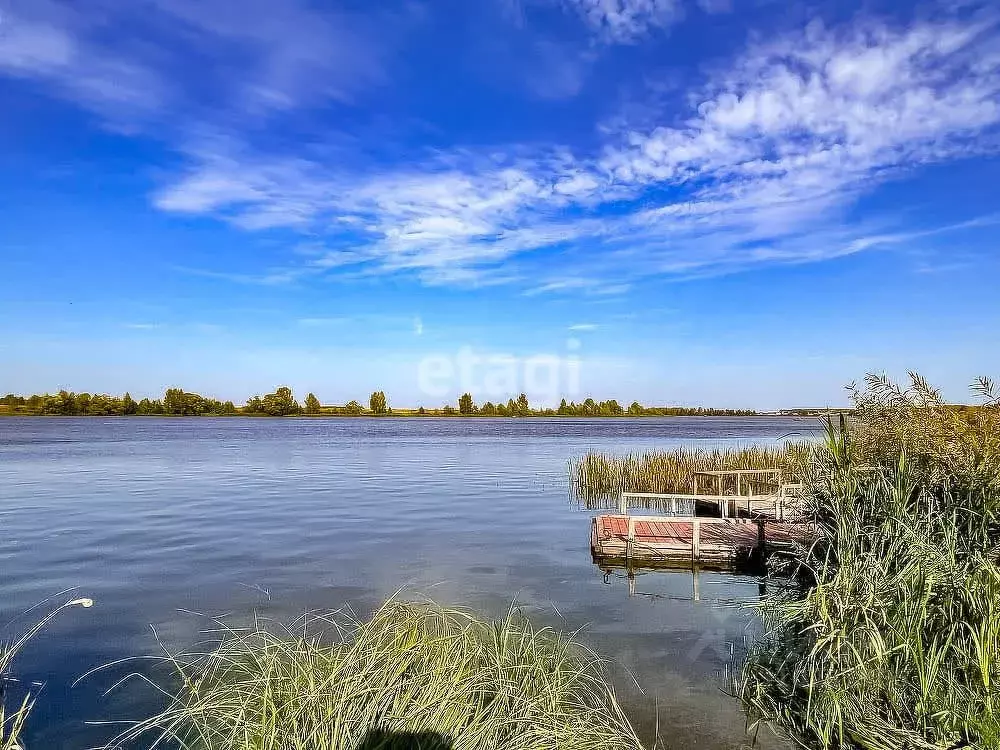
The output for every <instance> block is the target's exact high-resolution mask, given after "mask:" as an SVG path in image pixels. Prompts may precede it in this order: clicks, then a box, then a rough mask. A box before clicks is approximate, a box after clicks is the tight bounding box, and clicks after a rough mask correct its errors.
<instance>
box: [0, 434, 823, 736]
mask: <svg viewBox="0 0 1000 750" xmlns="http://www.w3.org/2000/svg"><path fill="white" fill-rule="evenodd" d="M815 428H816V422H815V421H810V420H802V419H790V418H764V417H755V418H669V419H596V420H582V419H573V420H569V419H564V420H559V419H525V420H505V419H498V420H487V419H475V420H462V419H423V420H418V419H407V420H403V419H330V420H325V419H287V420H277V419H246V418H228V419H208V418H204V419H168V418H147V419H142V418H116V419H115V418H109V419H103V418H78V419H72V418H69V419H59V418H33V419H32V418H26V419H24V418H4V419H0V624H4V623H8V622H10V621H11V620H14V619H15V618H16V617H18V616H19V614H20V613H21V612H23V611H24V610H26V609H28V608H29V607H31V606H32V605H35V604H37V603H38V602H40V601H41V600H43V599H45V598H47V597H50V596H52V595H54V594H56V593H57V592H60V591H62V590H64V589H67V588H70V587H76V590H77V592H78V593H76V594H74V595H78V596H89V597H92V598H93V599H94V600H95V606H94V607H93V608H92V609H89V610H83V609H79V608H74V609H71V610H68V611H66V612H64V613H63V614H62V616H61V617H60V618H59V619H58V620H57V621H55V622H54V623H53V624H52V625H51V626H50V627H49V628H48V629H47V630H46V631H44V632H43V633H42V634H41V635H40V636H39V637H38V638H37V640H36V641H35V642H34V643H33V644H32V645H31V646H30V647H29V648H28V649H26V650H25V652H24V653H23V656H22V658H21V659H20V660H19V661H18V662H17V663H16V664H15V670H16V673H17V677H18V678H19V679H21V680H36V681H40V682H44V683H45V685H44V690H43V693H42V697H41V700H40V701H39V705H38V708H37V711H36V713H35V714H34V720H33V723H32V728H31V732H30V733H29V735H28V736H27V738H26V739H27V741H28V743H27V750H37V749H38V748H53V749H62V748H67V749H68V748H72V749H73V750H80V749H81V748H85V747H88V746H90V745H92V744H94V743H96V742H98V741H100V740H101V739H102V738H106V737H107V736H108V733H109V730H108V728H107V727H103V726H92V725H88V724H87V723H86V722H88V721H95V720H97V721H103V720H110V719H126V718H135V717H136V716H139V715H142V714H144V713H145V712H148V711H149V710H150V707H151V706H152V705H153V704H152V703H151V702H150V697H149V695H148V691H144V690H142V689H141V687H139V686H138V685H135V686H134V687H131V688H130V687H128V686H126V687H125V688H123V689H120V690H118V691H116V692H114V693H112V695H111V696H109V697H104V696H103V695H102V694H103V692H104V691H105V690H106V689H107V688H109V687H110V686H111V685H113V684H114V683H115V682H116V681H117V679H119V678H120V677H122V676H123V675H125V674H127V673H128V671H130V670H142V669H145V667H144V666H143V663H142V662H138V663H133V664H132V665H123V666H121V667H118V668H115V669H111V670H109V671H106V672H102V673H98V674H96V675H94V676H92V677H89V678H87V679H86V680H84V681H83V682H82V683H80V684H79V685H77V686H76V687H73V686H72V683H73V681H74V680H75V679H76V678H77V677H79V676H80V675H81V674H83V673H84V672H86V671H87V670H89V669H91V668H93V667H95V666H98V665H101V664H105V663H108V662H111V661H113V660H116V659H121V658H123V657H127V656H135V655H145V654H155V653H158V652H159V651H160V645H159V644H160V643H162V644H163V645H164V646H165V647H167V648H170V649H176V648H181V647H185V646H191V645H193V644H194V643H195V642H197V641H198V640H199V638H200V637H201V635H200V633H201V631H203V630H204V629H206V628H207V627H209V626H210V623H208V622H207V620H206V616H218V615H226V616H227V617H228V618H229V619H230V620H231V621H232V622H234V623H240V622H246V621H247V620H248V618H249V617H251V616H252V614H253V613H254V612H255V611H256V612H259V613H262V614H264V615H267V616H269V617H274V618H278V619H280V620H285V621H291V620H293V619H294V618H295V617H297V616H298V615H300V614H302V613H303V612H304V611H306V610H315V609H335V608H339V607H341V606H343V605H345V604H350V605H351V606H353V607H354V609H355V610H357V611H358V612H362V613H363V612H366V611H370V610H371V609H372V608H373V607H375V606H377V604H379V603H380V602H381V601H382V600H383V599H385V598H386V597H387V596H390V595H392V594H393V593H394V592H396V591H397V590H398V589H400V588H404V593H403V594H402V595H404V596H410V597H420V596H430V597H433V598H434V599H436V600H438V601H441V602H443V603H448V604H461V605H468V606H470V607H473V608H475V609H477V610H479V611H481V612H483V613H485V614H488V615H494V616H495V615H499V614H501V613H502V612H504V611H505V610H506V609H507V608H508V607H509V605H510V603H511V602H512V601H515V600H516V601H517V602H518V603H519V604H520V605H521V606H522V607H523V609H524V611H525V612H526V613H527V614H529V615H530V616H531V618H532V620H533V621H534V622H536V623H539V624H549V625H553V626H555V627H558V628H560V629H563V630H577V629H579V628H582V629H583V630H582V632H581V634H580V638H581V640H583V641H584V642H585V643H587V644H588V645H590V646H592V647H594V648H596V649H597V650H598V651H600V652H601V653H602V654H604V655H605V656H607V657H609V658H610V659H612V660H613V662H614V664H615V665H616V667H615V678H616V681H617V683H618V686H619V689H620V698H621V700H622V703H623V705H624V706H625V707H626V709H627V712H628V714H629V716H630V717H631V719H632V720H633V723H634V724H635V725H636V727H637V728H638V729H639V731H640V732H641V734H642V735H643V737H644V738H645V739H647V740H648V739H649V738H651V737H652V735H653V733H654V730H655V728H656V726H657V725H658V726H659V732H660V735H661V736H662V738H663V741H664V742H665V744H666V746H667V747H678V748H682V747H699V748H730V747H738V746H741V745H744V744H749V742H750V738H749V737H748V736H747V735H746V734H745V732H744V724H745V718H744V715H743V713H742V711H741V710H740V708H739V705H738V704H737V703H736V702H735V701H733V700H732V699H731V698H729V697H728V696H726V695H725V694H724V693H723V689H724V687H725V674H726V670H727V666H728V663H729V655H730V653H731V651H732V649H734V648H735V649H739V647H740V644H741V643H743V642H744V639H745V638H746V637H747V635H748V633H749V632H750V631H751V630H752V628H753V627H754V622H753V618H752V616H751V615H750V614H749V613H748V612H747V610H746V608H745V607H741V605H746V604H749V603H752V602H753V601H755V600H756V599H757V598H758V597H759V587H758V582H757V581H756V580H754V579H750V578H740V577H736V576H731V575H726V574H709V573H702V574H700V576H699V582H698V583H699V591H700V600H699V601H695V600H694V598H693V596H692V590H693V585H692V584H693V580H692V575H691V573H686V572H676V573H673V572H670V573H663V572H658V573H649V574H646V575H642V576H640V577H639V578H638V580H637V581H636V586H635V588H636V595H634V596H629V587H628V585H627V581H626V579H625V578H624V577H622V576H620V575H617V574H613V575H611V576H609V577H607V578H605V575H604V574H603V573H602V571H600V570H599V569H598V568H597V567H596V566H595V565H594V564H593V563H592V561H591V558H590V550H589V531H590V513H589V512H587V511H584V510H582V509H581V508H580V507H579V506H578V505H577V504H576V503H575V502H574V501H573V499H572V498H571V496H570V492H569V487H568V471H567V465H568V462H569V460H570V459H572V458H574V457H576V456H579V455H582V454H583V453H585V452H586V451H588V450H591V449H597V450H606V451H617V452H627V451H636V450H644V449H650V448H671V447H675V446H678V445H704V446H706V447H710V446H715V445H741V444H748V443H752V442H770V441H774V440H778V439H780V438H782V437H785V436H788V435H793V436H798V437H802V436H805V435H807V434H809V433H810V431H812V430H814V429H815ZM60 601H61V600H60ZM199 615H202V616H199ZM31 622H33V620H32V619H31V616H30V615H29V616H28V617H27V618H24V617H22V618H20V619H18V620H17V621H16V622H15V624H14V626H9V625H8V626H6V627H5V628H4V632H2V633H0V636H4V637H5V636H10V635H14V634H15V633H16V632H18V628H19V627H20V625H22V624H23V625H28V624H30V623H31ZM633 676H634V680H633ZM636 683H637V684H638V685H639V686H641V688H642V690H641V691H640V690H639V689H637V687H636ZM761 740H762V746H763V747H765V748H766V747H784V745H783V744H782V743H780V742H779V741H777V740H775V739H773V738H771V737H770V736H765V734H764V733H762V734H761Z"/></svg>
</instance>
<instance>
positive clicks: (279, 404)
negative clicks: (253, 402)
mask: <svg viewBox="0 0 1000 750" xmlns="http://www.w3.org/2000/svg"><path fill="white" fill-rule="evenodd" d="M261 401H262V404H263V407H264V412H265V413H266V414H269V415H270V416H272V417H288V416H291V415H293V414H301V413H302V407H301V406H299V402H298V401H296V400H295V397H294V396H293V395H292V389H291V388H289V387H288V386H286V385H283V386H281V387H280V388H278V389H277V390H276V391H275V392H274V393H268V394H267V395H266V396H264V398H263V399H262V400H261Z"/></svg>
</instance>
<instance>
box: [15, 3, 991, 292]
mask: <svg viewBox="0 0 1000 750" xmlns="http://www.w3.org/2000/svg"><path fill="white" fill-rule="evenodd" d="M539 1H541V0H539ZM552 1H553V2H555V1H556V0H552ZM559 2H560V4H561V7H563V8H564V9H569V10H571V11H573V12H574V13H576V14H578V15H579V16H580V17H581V18H582V19H583V20H584V22H585V23H586V24H587V25H588V26H589V27H590V28H592V29H593V30H594V31H595V33H597V34H598V36H600V37H601V38H602V39H604V40H606V41H617V42H625V41H636V40H638V39H639V38H640V37H642V36H643V35H644V34H648V33H650V32H651V31H652V30H655V29H659V28H666V27H667V26H669V25H670V24H671V23H674V22H675V21H676V20H677V19H678V18H679V17H680V5H679V4H678V3H677V2H673V1H667V0H559ZM702 2H703V5H705V8H706V9H707V10H711V11H713V12H714V11H717V10H722V9H724V8H722V7H721V4H720V3H717V2H709V3H707V4H706V3H705V0H702ZM279 5H280V7H278V6H275V5H274V4H271V3H265V0H253V1H252V2H251V3H250V4H249V5H247V4H244V5H242V6H241V9H240V12H239V13H233V12H232V7H231V6H230V5H229V3H228V2H227V1H226V0H205V1H204V2H196V1H195V0H155V1H154V2H153V3H152V5H151V6H150V8H151V10H149V9H147V10H148V12H146V13H141V12H139V11H138V10H135V9H134V8H133V6H129V5H128V4H112V3H106V2H101V3H99V4H98V8H97V9H96V10H95V9H93V8H90V9H88V12H86V13H84V12H83V10H81V9H80V7H79V6H78V5H77V4H70V3H68V2H57V1H56V0H32V2H31V3H26V2H23V1H22V2H20V3H19V4H17V5H15V6H14V7H13V10H12V11H11V12H10V13H8V14H7V15H6V16H4V17H3V19H2V20H0V71H6V72H7V73H8V74H11V75H16V76H23V77H34V78H38V79H41V80H46V81H49V82H51V83H52V84H53V85H54V86H55V87H56V88H57V89H58V90H60V91H62V92H63V94H64V95H66V96H69V97H71V98H74V99H76V100H77V101H80V102H81V103H83V104H85V105H86V106H91V107H93V108H95V109H98V110H100V111H102V112H114V113H120V111H121V110H122V109H123V108H125V109H129V110H130V111H131V112H132V113H133V114H134V113H140V114H141V113H143V112H150V111H159V112H163V111H173V110H172V109H171V108H173V107H181V108H183V109H184V111H185V112H189V113H190V112H195V113H197V112H199V111H202V112H204V111H208V110H207V108H206V107H205V106H204V105H205V104H206V103H208V102H212V103H213V104H214V101H215V98H214V97H216V95H218V94H220V92H221V93H222V96H221V99H220V101H221V105H220V107H219V109H221V110H224V111H226V112H228V113H230V115H232V113H234V112H242V113H247V112H251V113H252V112H255V111H260V112H269V113H274V112H280V111H283V110H284V109H285V108H291V107H296V106H307V105H308V104H310V103H312V104H317V103H322V102H329V101H337V102H348V101H350V100H351V98H352V96H353V95H354V94H355V93H356V91H357V90H358V87H365V86H371V85H376V84H377V83H378V81H379V80H380V78H381V77H383V76H384V75H385V66H384V62H385V61H384V59H383V55H384V49H385V44H380V43H378V42H377V41H375V40H374V36H377V34H376V30H375V28H374V26H375V25H377V23H376V21H377V20H378V19H375V20H374V21H373V20H371V18H362V17H360V16H354V15H352V14H350V13H347V12H346V11H345V12H332V13H323V14H319V13H318V12H317V11H315V10H314V9H313V7H312V6H311V5H309V4H307V3H305V2H304V1H303V0H290V1H289V2H286V3H281V4H279ZM144 7H145V6H144ZM403 7H404V6H402V5H401V6H400V8H403ZM265 11H266V12H265ZM407 12H409V11H405V10H397V11H396V15H394V16H393V18H400V17H405V16H406V13H407ZM694 12H698V11H694ZM922 18H923V20H918V21H914V22H911V23H909V24H905V25H900V24H892V23H889V22H880V21H878V20H873V19H865V18H861V19H859V20H855V21H853V22H851V23H849V24H847V25H842V26H836V27H826V26H823V25H822V24H820V23H815V22H814V23H812V24H810V25H809V26H807V27H806V28H803V29H800V30H798V31H796V32H794V33H790V34H784V35H771V36H769V37H767V38H766V39H761V38H755V39H756V41H751V42H750V43H749V44H748V45H747V46H746V47H745V48H744V49H742V50H741V51H739V52H738V53H737V54H736V55H735V56H734V57H732V58H731V59H729V60H728V61H726V62H725V63H719V64H718V65H717V66H716V68H715V69H714V70H712V71H709V72H708V74H707V76H706V77H705V78H704V80H701V81H700V82H696V83H693V84H690V85H689V86H688V87H687V89H680V90H674V89H673V88H672V87H665V88H666V89H669V90H672V91H674V94H675V96H674V97H673V98H670V99H669V100H664V101H660V100H659V99H658V100H657V103H656V106H655V107H654V106H650V107H647V108H646V109H645V110H644V115H643V119H642V122H641V125H635V126H634V127H633V126H630V125H629V123H628V121H627V120H619V121H617V122H616V123H615V125H614V126H612V127H605V128H603V129H602V130H600V131H598V133H597V136H598V137H599V138H600V140H601V142H600V143H599V144H598V145H597V146H596V147H592V148H590V149H589V150H588V151H586V152H574V151H571V150H570V149H568V148H564V147H560V146H557V145H548V146H546V145H533V146H525V145H519V144H516V143H515V144H499V145H498V146H497V147H495V148H475V149H461V148H454V149H450V150H448V149H444V150H437V151H434V152H433V153H432V155H431V156H428V155H427V154H428V152H427V151H425V150H422V151H419V152H413V153H409V154H405V155H403V156H402V157H398V155H397V158H396V159H394V160H393V161H392V162H391V165H390V166H387V162H385V161H378V162H374V161H373V162H371V163H363V162H351V163H350V164H347V163H345V160H343V159H340V158H337V157H338V156H339V154H338V155H335V156H332V157H331V156H330V155H329V154H327V155H326V156H320V155H318V153H320V150H319V149H310V150H301V151H289V150H288V149H287V148H284V149H275V150H268V149H265V148H262V147H261V146H260V145H259V140H260V139H255V138H253V137H252V135H253V133H251V132H248V131H250V130H251V128H249V126H244V127H240V126H238V125H234V121H233V120H234V118H230V121H229V122H228V123H227V126H228V127H226V128H220V129H215V128H212V127H208V126H205V127H201V128H196V129H189V130H187V131H186V133H185V137H184V139H183V144H182V145H181V146H180V150H181V155H182V157H183V158H184V159H185V162H186V166H185V167H184V168H183V170H182V171H181V172H180V173H178V174H176V175H175V176H174V177H173V178H170V179H168V180H166V181H165V183H164V184H163V186H162V188H161V189H160V190H158V191H157V192H156V193H155V195H154V196H153V202H154V204H155V205H156V206H157V207H158V208H160V209H161V210H163V211H166V212H171V213H179V214H187V215H195V216H212V217H216V218H219V219H221V220H224V221H227V222H229V223H231V224H232V225H234V226H236V227H238V228H240V229H242V230H245V231H248V232H269V231H275V230H281V231H285V232H292V233H297V234H299V235H301V236H302V237H305V238H308V240H309V241H310V242H311V243H313V244H314V247H313V249H311V250H310V251H309V252H298V251H294V252H291V253H289V259H288V262H287V264H286V265H281V264H280V263H272V264H269V266H268V267H267V268H264V269H262V270H259V271H254V270H252V269H251V270H247V269H246V268H240V269H239V270H232V269H220V270H198V269H187V270H188V271H189V272H190V273H198V274H202V275H205V276H213V277H216V278H219V279H226V280H230V281H234V282H238V283H247V284H264V285H280V284H289V283H293V282H298V281H302V280H305V279H311V278H315V277H321V276H338V277H344V276H346V275H349V274H352V275H354V276H355V277H362V276H371V275H378V274H404V275H409V276H412V277H415V278H417V279H419V280H420V281H421V282H423V283H425V284H437V285H452V286H464V287H471V286H487V285H493V284H517V285H520V286H522V287H523V288H524V290H525V293H526V294H542V293H570V292H572V293H576V294H584V295H615V294H622V293H625V292H627V291H629V289H630V288H631V287H632V286H634V285H635V284H637V283H639V282H641V281H642V280H643V279H646V278H649V277H656V276H662V277H669V278H696V277H704V276H711V275H718V274H724V273H731V272H734V271H740V270H744V269H749V268H755V267H761V266H768V265H776V264H792V263H809V262H818V261H822V260H828V259H832V258H837V257H841V256H844V255H849V254H852V253H857V252H863V251H867V250H871V249H873V248H875V247H880V246H885V245H886V244H887V243H889V242H892V241H893V240H890V239H887V238H889V237H902V238H904V239H903V240H895V241H897V242H899V241H908V240H910V239H912V237H910V236H909V233H910V232H912V231H914V230H912V228H911V227H902V228H901V227H900V226H896V225H894V224H893V222H892V217H879V218H878V219H877V220H875V219H870V220H868V221H866V222H865V223H863V224H852V223H851V222H849V221H847V220H846V216H847V212H848V210H849V209H850V208H851V207H853V206H854V205H856V203H857V201H858V200H859V199H860V198H861V197H863V196H864V195H866V194H867V193H869V192H870V191H872V190H874V189H876V188H877V187H878V186H879V185H880V184H882V183H884V182H886V181H889V180H893V179H898V178H904V177H907V176H909V175H912V174H913V173H914V172H915V171H916V170H918V169H919V168H921V167H923V166H926V165H933V164H942V163H948V162H953V161H955V160H958V159H963V158H967V157H969V156H974V155H979V154H992V153H996V152H998V151H1000V56H998V55H997V54H996V53H995V50H996V48H997V45H998V44H1000V30H998V25H997V16H996V15H995V14H988V13H987V12H986V11H982V10H977V9H976V8H975V7H966V8H965V10H963V12H962V13H961V14H950V15H949V14H944V15H938V16H937V17H934V18H931V16H930V15H928V14H924V16H922ZM154 22H155V29H156V33H155V34H152V35H147V36H146V37H144V39H148V40H149V41H148V43H146V44H143V45H138V44H132V43H131V42H129V41H128V39H129V37H128V34H127V33H125V32H126V31H127V30H128V29H130V28H133V27H136V25H139V26H140V27H142V28H143V29H145V28H146V27H147V26H151V25H154ZM108 28H116V29H119V30H122V33H121V34H116V35H115V38H116V39H119V40H120V39H125V40H126V41H125V42H123V43H120V44H116V45H115V46H113V47H112V46H111V45H110V43H109V42H108V39H109V35H108V34H107V33H106V30H107V29H108ZM191 39H194V40H197V42H198V44H197V45H196V46H195V48H196V49H197V50H198V51H199V54H200V55H204V56H205V57H206V60H204V61H203V62H204V63H205V64H200V65H198V66H197V70H199V71H201V70H205V71H212V72H211V74H206V75H205V76H204V80H198V78H199V77H198V76H190V78H191V80H187V79H182V80H178V79H175V78H174V77H172V76H171V75H169V74H168V71H170V70H173V69H174V68H175V67H176V65H177V57H178V56H179V55H182V54H184V50H186V49H189V48H190V45H189V44H188V45H185V44H178V43H177V42H178V40H183V41H187V40H191ZM380 50H382V52H380ZM234 59H246V60H247V61H248V62H247V64H246V65H245V66H234V65H233V64H232V60H234ZM182 68H183V69H184V70H187V71H189V72H190V70H191V69H192V66H191V65H190V64H187V65H186V66H182ZM569 83H572V81H569ZM136 116H138V115H136ZM192 117H194V118H195V119H197V114H195V115H192ZM191 132H197V133H198V134H199V136H198V137H194V136H192V135H191ZM206 133H210V134H211V135H210V136H209V135H206ZM265 140H266V139H265ZM251 143H256V144H257V145H251ZM925 229H926V228H925ZM904 230H905V231H904ZM554 269H560V270H559V271H556V270H554Z"/></svg>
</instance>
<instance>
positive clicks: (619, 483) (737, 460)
mask: <svg viewBox="0 0 1000 750" xmlns="http://www.w3.org/2000/svg"><path fill="white" fill-rule="evenodd" d="M812 450H813V448H812V447H811V446H810V445H809V444H807V443H801V442H786V443H784V444H782V445H749V446H745V447H741V448H711V449H706V448H675V449H673V450H669V451H651V452H648V453H631V454H626V455H616V454H612V453H600V452H594V453H588V454H586V455H585V456H583V458H580V459H578V460H576V461H574V462H573V463H572V464H571V465H570V474H571V477H572V482H573V487H574V492H575V493H576V495H577V497H579V498H580V499H582V500H591V499H594V500H600V499H607V498H616V497H618V496H619V495H620V494H621V493H622V492H656V493H678V494H690V493H693V492H694V474H695V472H698V471H719V470H723V469H775V468H777V469H781V470H782V473H783V475H784V476H785V477H786V481H794V479H793V478H796V477H799V476H800V475H801V473H802V471H803V468H802V467H803V465H804V464H805V462H807V460H808V458H809V455H810V453H811V451H812ZM745 481H746V480H744V482H745ZM770 488H771V489H773V488H774V487H773V485H771V487H770ZM699 490H700V492H702V494H704V493H706V492H714V491H715V485H714V483H713V484H712V485H711V486H708V485H706V484H705V483H704V482H702V484H701V485H700V486H699ZM722 490H723V494H728V493H735V491H736V480H735V479H734V478H732V477H730V478H727V480H726V482H725V484H724V485H723V488H722ZM744 492H745V490H744Z"/></svg>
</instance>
